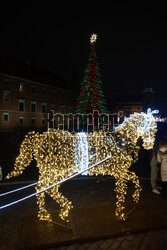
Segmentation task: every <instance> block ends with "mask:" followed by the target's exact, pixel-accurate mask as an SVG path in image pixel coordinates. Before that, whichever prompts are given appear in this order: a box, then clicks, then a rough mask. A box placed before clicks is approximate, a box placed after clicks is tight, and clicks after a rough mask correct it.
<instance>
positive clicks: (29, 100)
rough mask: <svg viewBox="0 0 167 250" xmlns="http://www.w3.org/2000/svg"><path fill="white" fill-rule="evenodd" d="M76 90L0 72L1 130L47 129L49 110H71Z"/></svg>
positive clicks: (73, 107)
mask: <svg viewBox="0 0 167 250" xmlns="http://www.w3.org/2000/svg"><path fill="white" fill-rule="evenodd" d="M75 99H76V98H75V92H74V91H73V90H70V89H66V88H64V87H63V88H61V87H56V86H55V85H51V84H47V82H46V83H41V82H38V81H33V80H28V79H24V78H20V77H16V76H13V75H8V74H0V131H11V130H13V131H14V130H17V129H19V128H24V129H31V128H36V129H44V128H46V127H47V122H48V121H47V120H48V113H49V112H53V111H54V112H55V113H61V114H64V113H72V112H73V111H74V109H75Z"/></svg>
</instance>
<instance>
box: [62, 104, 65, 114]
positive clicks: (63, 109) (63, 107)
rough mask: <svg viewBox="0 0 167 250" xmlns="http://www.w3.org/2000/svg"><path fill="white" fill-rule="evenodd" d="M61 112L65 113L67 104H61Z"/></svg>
mask: <svg viewBox="0 0 167 250" xmlns="http://www.w3.org/2000/svg"><path fill="white" fill-rule="evenodd" d="M61 113H62V114H64V113H65V105H61Z"/></svg>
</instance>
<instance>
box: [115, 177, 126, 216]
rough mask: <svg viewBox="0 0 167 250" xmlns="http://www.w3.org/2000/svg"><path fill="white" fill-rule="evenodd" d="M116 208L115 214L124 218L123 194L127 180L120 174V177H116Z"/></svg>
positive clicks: (124, 194)
mask: <svg viewBox="0 0 167 250" xmlns="http://www.w3.org/2000/svg"><path fill="white" fill-rule="evenodd" d="M115 179H116V188H115V191H116V198H117V202H116V210H115V215H116V216H117V217H118V218H119V219H121V220H125V219H126V215H125V196H126V189H127V180H125V179H123V178H122V177H121V176H120V178H118V177H116V178H115Z"/></svg>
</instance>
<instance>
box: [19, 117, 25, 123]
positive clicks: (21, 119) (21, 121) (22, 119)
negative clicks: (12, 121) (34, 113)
mask: <svg viewBox="0 0 167 250" xmlns="http://www.w3.org/2000/svg"><path fill="white" fill-rule="evenodd" d="M23 124H24V117H23V116H20V117H19V125H23Z"/></svg>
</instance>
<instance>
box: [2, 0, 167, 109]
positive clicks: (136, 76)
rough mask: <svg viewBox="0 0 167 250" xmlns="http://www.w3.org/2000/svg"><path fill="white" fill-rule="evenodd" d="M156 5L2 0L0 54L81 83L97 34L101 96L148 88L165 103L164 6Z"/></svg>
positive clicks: (166, 35) (166, 20)
mask: <svg viewBox="0 0 167 250" xmlns="http://www.w3.org/2000/svg"><path fill="white" fill-rule="evenodd" d="M33 2H35V1H33ZM54 2H55V1H54ZM56 2H57V1H56ZM155 7H156V8H154V9H153V8H152V7H150V6H146V5H144V6H139V5H137V4H136V5H130V4H127V3H124V4H119V5H104V3H103V2H100V3H99V4H97V3H96V2H95V3H94V6H90V5H88V4H86V2H82V4H80V3H78V4H72V3H68V4H67V3H65V2H63V3H62V4H59V5H57V6H56V5H54V4H49V3H47V2H46V1H45V3H40V2H38V4H36V5H35V4H31V3H27V4H26V3H24V2H23V3H22V4H20V5H19V4H18V5H17V4H16V3H14V4H13V5H11V4H6V6H5V5H4V6H1V10H0V37H1V53H2V55H6V56H10V57H15V58H18V59H21V60H24V61H26V60H31V62H32V65H34V66H35V67H40V68H43V69H47V70H50V71H54V72H56V73H59V74H61V75H62V76H63V77H64V78H65V79H66V80H67V81H72V80H73V79H77V80H78V82H81V80H82V78H83V72H84V69H85V67H86V65H87V62H88V55H89V49H90V43H89V39H90V35H91V34H92V33H97V34H98V40H97V43H96V53H97V57H98V63H99V67H100V70H101V74H102V81H103V84H104V91H105V94H106V96H112V94H114V93H120V94H122V93H126V94H131V93H136V94H140V93H141V92H142V90H143V89H144V88H145V87H153V88H154V89H155V91H156V93H157V96H158V100H159V102H162V103H163V104H165V103H166V91H167V60H166V58H167V17H166V13H165V6H158V7H159V8H158V7H157V6H155ZM157 105H159V104H157Z"/></svg>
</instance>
